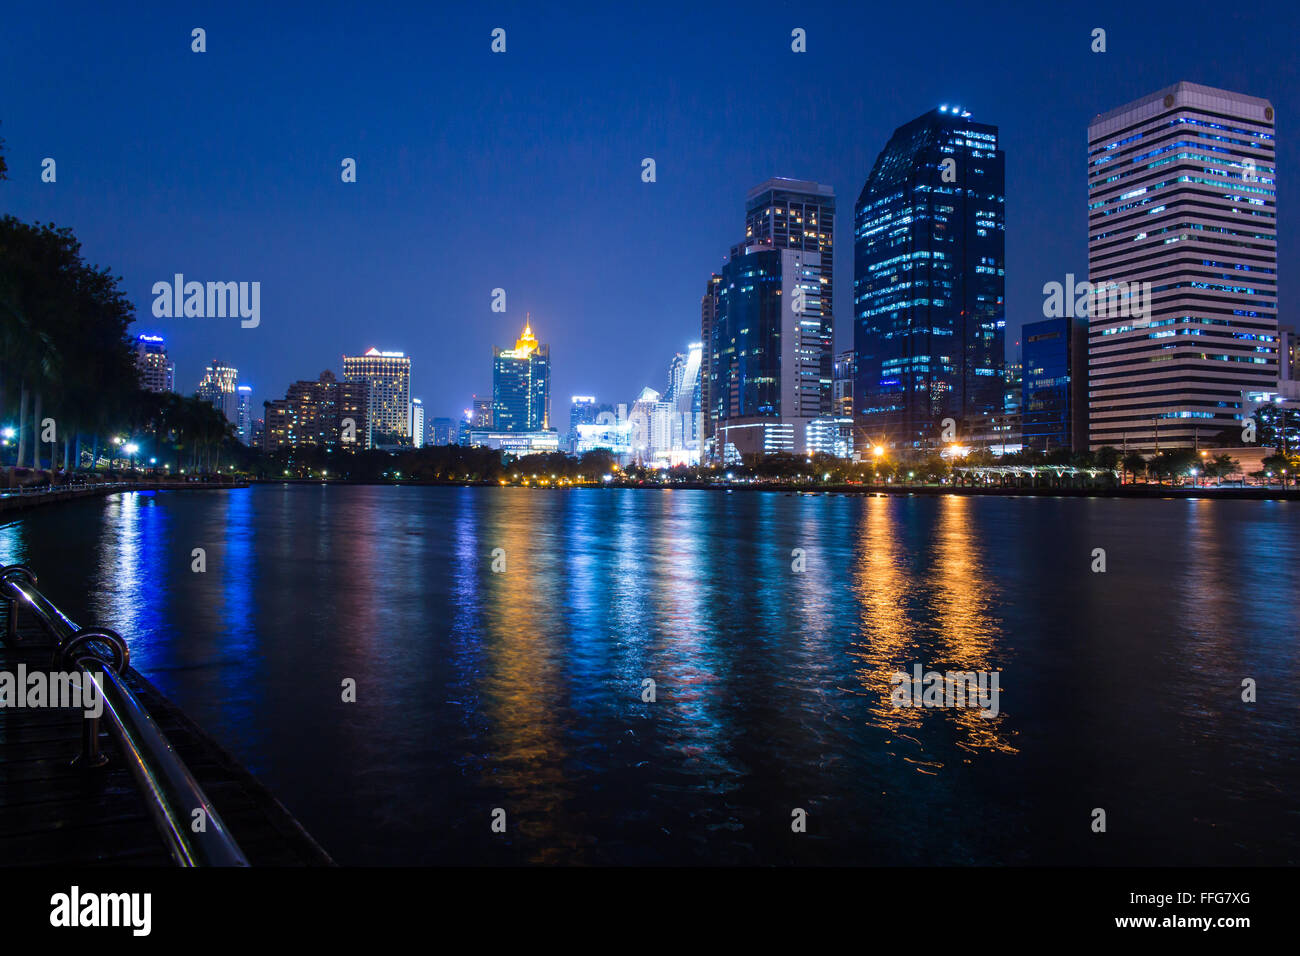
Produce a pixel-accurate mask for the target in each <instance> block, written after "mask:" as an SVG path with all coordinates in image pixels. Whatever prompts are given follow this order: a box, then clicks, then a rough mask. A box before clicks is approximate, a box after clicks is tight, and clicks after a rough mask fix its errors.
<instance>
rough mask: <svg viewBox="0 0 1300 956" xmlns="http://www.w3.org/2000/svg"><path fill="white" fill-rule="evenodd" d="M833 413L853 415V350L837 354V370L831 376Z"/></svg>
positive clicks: (841, 415)
mask: <svg viewBox="0 0 1300 956" xmlns="http://www.w3.org/2000/svg"><path fill="white" fill-rule="evenodd" d="M831 414H832V415H833V416H834V417H835V418H851V417H852V416H853V350H852V349H849V350H847V351H844V352H841V353H840V354H839V355H837V356H835V371H834V373H833V374H832V376H831Z"/></svg>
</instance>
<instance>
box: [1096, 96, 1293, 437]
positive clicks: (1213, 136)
mask: <svg viewBox="0 0 1300 956" xmlns="http://www.w3.org/2000/svg"><path fill="white" fill-rule="evenodd" d="M1275 188H1276V168H1275V165H1274V141H1273V107H1272V106H1271V105H1270V104H1269V102H1268V100H1263V99H1258V98H1257V97H1253V96H1245V95H1243V94H1240V93H1230V92H1228V91H1226V90H1216V89H1212V88H1210V87H1205V86H1198V85H1196V84H1194V83H1176V84H1174V85H1173V86H1170V87H1166V88H1165V89H1163V90H1159V91H1157V92H1155V93H1151V94H1150V95H1148V96H1144V97H1142V98H1141V99H1138V100H1135V101H1134V102H1132V103H1128V104H1126V105H1124V106H1121V107H1119V108H1117V109H1113V110H1111V111H1110V112H1108V113H1103V114H1102V115H1100V116H1098V117H1097V118H1096V119H1094V120H1093V121H1092V123H1091V124H1089V126H1088V273H1089V275H1088V278H1089V281H1090V283H1091V284H1092V287H1093V290H1094V291H1093V294H1092V295H1091V296H1090V297H1089V299H1088V300H1087V301H1088V313H1089V330H1088V353H1089V358H1088V368H1089V379H1090V381H1089V387H1088V388H1089V403H1090V419H1091V420H1090V436H1089V441H1090V444H1091V447H1093V448H1099V447H1101V446H1103V445H1113V446H1115V447H1121V446H1123V445H1127V447H1128V448H1129V449H1130V450H1132V449H1141V450H1154V449H1155V448H1156V447H1157V446H1159V447H1160V448H1161V449H1165V448H1177V447H1182V448H1191V447H1194V446H1195V445H1196V444H1197V443H1198V442H1200V441H1203V440H1206V439H1209V438H1212V437H1214V436H1217V435H1218V433H1219V432H1221V431H1223V430H1224V429H1225V428H1238V427H1240V422H1239V419H1240V418H1241V417H1242V415H1243V398H1242V393H1243V392H1245V391H1267V390H1269V389H1271V388H1274V387H1275V386H1276V384H1277V381H1278V355H1277V351H1278V342H1277V338H1278V327H1277V205H1276V201H1275V200H1276V197H1275Z"/></svg>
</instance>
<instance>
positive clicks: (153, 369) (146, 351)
mask: <svg viewBox="0 0 1300 956" xmlns="http://www.w3.org/2000/svg"><path fill="white" fill-rule="evenodd" d="M135 367H136V370H137V371H138V372H139V373H140V387H141V388H144V389H146V390H148V391H150V392H170V391H173V390H174V385H175V380H176V364H175V363H174V362H172V361H171V360H170V359H168V358H167V343H166V342H165V341H163V337H162V336H161V335H147V334H141V335H137V336H136V339H135Z"/></svg>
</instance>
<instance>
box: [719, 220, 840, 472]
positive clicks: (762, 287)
mask: <svg viewBox="0 0 1300 956" xmlns="http://www.w3.org/2000/svg"><path fill="white" fill-rule="evenodd" d="M823 288H824V287H823V285H822V282H821V254H820V253H817V252H804V251H801V250H797V249H775V248H773V247H772V246H771V245H768V244H767V243H763V242H746V243H744V244H742V245H740V246H736V247H735V248H733V249H732V251H731V259H730V260H729V261H728V262H727V264H726V265H725V266H724V267H723V270H722V281H721V284H720V288H719V293H718V314H717V319H716V321H715V322H714V326H713V330H712V333H713V343H712V345H711V347H710V353H711V354H712V355H713V356H714V360H713V368H712V369H711V370H710V373H709V374H710V381H711V383H712V385H711V392H710V402H711V404H712V408H711V409H710V416H711V418H712V420H713V422H714V439H715V445H716V447H715V451H714V454H715V456H717V457H720V458H722V459H723V460H724V461H725V460H727V459H728V457H729V456H733V455H735V454H739V455H745V454H754V453H756V454H764V453H770V452H788V453H800V454H802V453H803V452H804V451H805V450H806V449H807V424H808V422H810V421H812V420H813V419H815V418H817V417H818V415H819V413H820V409H821V393H822V390H821V361H820V360H821V351H822V335H821V327H822V314H821V313H822V306H821V290H822V289H823ZM728 446H731V448H728Z"/></svg>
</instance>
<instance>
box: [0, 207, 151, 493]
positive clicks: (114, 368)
mask: <svg viewBox="0 0 1300 956" xmlns="http://www.w3.org/2000/svg"><path fill="white" fill-rule="evenodd" d="M120 281H121V280H120V279H119V278H114V277H113V276H112V275H111V274H110V273H109V271H108V270H107V269H101V268H100V267H99V266H92V265H87V264H86V262H85V261H84V260H83V259H82V257H81V244H80V243H79V242H78V241H77V239H76V238H75V237H74V236H73V234H72V231H71V230H70V229H67V228H56V227H55V226H53V225H52V224H45V225H42V224H40V223H33V224H30V225H29V224H27V223H23V222H20V221H19V220H18V219H16V218H14V217H13V216H5V217H4V218H3V219H0V406H7V405H8V403H9V402H10V401H12V400H13V399H14V398H17V399H18V406H19V414H18V419H17V421H16V423H15V427H16V428H17V430H18V445H19V456H18V463H19V464H20V465H21V464H25V463H26V462H25V457H26V449H27V442H28V441H29V440H30V442H31V448H32V457H31V463H32V465H33V467H39V466H40V463H41V451H42V447H41V444H40V442H39V440H40V437H41V436H40V430H41V422H42V420H43V419H44V418H45V417H50V418H53V419H54V420H55V425H56V438H58V437H61V438H62V442H63V454H64V465H65V466H66V467H70V468H71V467H76V465H77V464H79V461H78V462H76V463H74V462H73V461H72V458H71V449H72V445H73V443H74V442H75V443H76V445H77V446H78V447H80V442H81V435H82V429H83V428H84V427H85V426H87V425H90V426H92V427H94V428H95V429H96V430H98V429H99V428H101V427H103V425H104V424H105V421H104V417H105V416H104V413H105V412H106V411H116V412H117V413H119V414H120V413H121V412H122V411H123V410H125V408H126V407H127V406H128V405H129V404H130V400H131V396H132V395H133V394H134V393H135V391H136V390H137V388H138V385H139V382H138V376H137V373H136V369H135V363H134V359H133V356H132V352H131V344H130V341H129V340H128V338H127V329H128V327H129V325H130V323H131V322H132V321H133V308H132V306H131V304H130V302H129V301H128V300H127V298H126V296H125V294H124V293H123V292H122V291H121V290H120V289H119V287H118V283H119V282H120ZM29 410H30V417H29ZM110 424H116V422H111V423H110ZM29 425H30V427H31V431H30V432H29V431H28V427H29ZM56 460H57V450H56V449H53V448H52V449H51V454H50V463H51V465H52V466H53V465H54V464H55V463H56Z"/></svg>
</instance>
